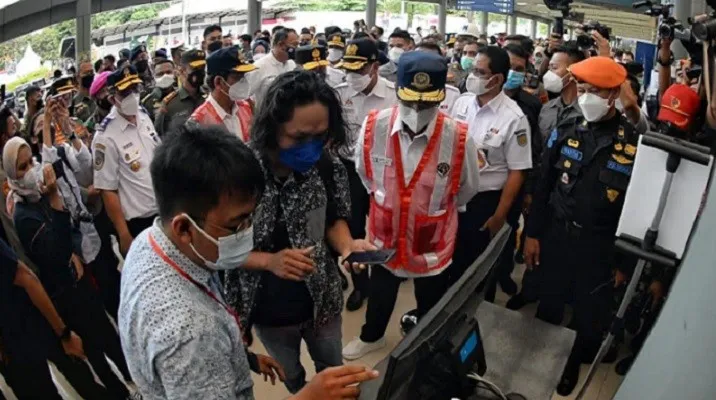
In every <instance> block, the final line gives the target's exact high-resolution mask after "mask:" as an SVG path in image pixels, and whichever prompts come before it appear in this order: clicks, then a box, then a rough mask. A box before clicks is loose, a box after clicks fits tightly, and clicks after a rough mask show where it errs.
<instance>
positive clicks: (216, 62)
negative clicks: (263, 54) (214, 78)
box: [206, 46, 257, 75]
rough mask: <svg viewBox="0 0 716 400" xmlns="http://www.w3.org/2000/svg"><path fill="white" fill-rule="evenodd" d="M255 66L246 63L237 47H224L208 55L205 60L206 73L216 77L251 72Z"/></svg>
mask: <svg viewBox="0 0 716 400" xmlns="http://www.w3.org/2000/svg"><path fill="white" fill-rule="evenodd" d="M255 69H257V68H256V66H254V65H253V64H251V63H249V62H248V61H246V58H245V57H244V55H243V54H242V53H241V52H240V51H239V48H238V47H237V46H231V47H224V48H222V49H219V50H216V51H214V52H213V53H211V54H209V57H207V58H206V73H207V74H209V75H218V74H221V73H225V72H230V71H236V72H251V71H253V70H255Z"/></svg>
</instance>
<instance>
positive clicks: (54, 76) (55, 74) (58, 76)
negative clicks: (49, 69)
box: [52, 69, 62, 79]
mask: <svg viewBox="0 0 716 400" xmlns="http://www.w3.org/2000/svg"><path fill="white" fill-rule="evenodd" d="M52 77H53V78H55V79H57V78H60V77H62V71H61V70H59V69H56V70H55V72H53V73H52Z"/></svg>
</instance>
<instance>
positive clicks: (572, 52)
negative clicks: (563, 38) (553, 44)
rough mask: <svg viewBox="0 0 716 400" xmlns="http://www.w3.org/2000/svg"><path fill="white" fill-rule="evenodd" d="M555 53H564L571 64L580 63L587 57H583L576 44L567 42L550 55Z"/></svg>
mask: <svg viewBox="0 0 716 400" xmlns="http://www.w3.org/2000/svg"><path fill="white" fill-rule="evenodd" d="M556 53H564V54H566V55H567V56H568V57H569V59H570V61H571V62H572V64H574V63H578V62H580V61H584V60H586V59H587V56H586V55H584V52H583V51H582V50H580V49H579V47H578V45H577V42H567V43H565V44H563V45H561V46H558V47H557V48H556V49H554V52H552V54H556Z"/></svg>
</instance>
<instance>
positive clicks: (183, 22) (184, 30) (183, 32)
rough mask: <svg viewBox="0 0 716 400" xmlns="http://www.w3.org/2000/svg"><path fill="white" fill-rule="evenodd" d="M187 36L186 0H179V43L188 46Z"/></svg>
mask: <svg viewBox="0 0 716 400" xmlns="http://www.w3.org/2000/svg"><path fill="white" fill-rule="evenodd" d="M189 35H191V32H187V27H186V0H181V41H182V42H184V43H185V44H186V45H189Z"/></svg>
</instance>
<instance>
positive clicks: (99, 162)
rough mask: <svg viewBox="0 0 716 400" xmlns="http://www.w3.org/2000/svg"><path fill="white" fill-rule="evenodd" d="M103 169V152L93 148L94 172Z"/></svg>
mask: <svg viewBox="0 0 716 400" xmlns="http://www.w3.org/2000/svg"><path fill="white" fill-rule="evenodd" d="M102 167H104V150H100V149H99V147H97V146H95V150H94V170H95V171H99V170H101V169H102Z"/></svg>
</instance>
